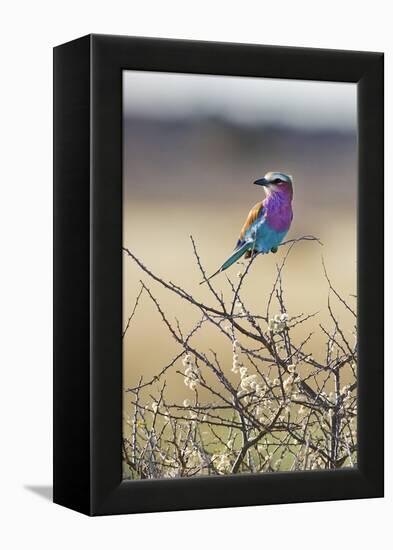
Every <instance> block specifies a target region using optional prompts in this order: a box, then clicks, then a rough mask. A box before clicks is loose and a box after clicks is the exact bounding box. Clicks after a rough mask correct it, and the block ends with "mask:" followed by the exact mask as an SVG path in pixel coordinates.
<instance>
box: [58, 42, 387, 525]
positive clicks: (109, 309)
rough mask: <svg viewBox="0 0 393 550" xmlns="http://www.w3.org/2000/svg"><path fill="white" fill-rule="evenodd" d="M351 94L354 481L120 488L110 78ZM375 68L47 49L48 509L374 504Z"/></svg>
mask: <svg viewBox="0 0 393 550" xmlns="http://www.w3.org/2000/svg"><path fill="white" fill-rule="evenodd" d="M124 69H134V70H148V71H164V72H181V73H200V74H217V75H238V76H241V75H243V76H253V77H270V78H282V79H306V80H321V81H336V82H353V83H357V90H358V163H359V164H358V170H359V172H358V177H359V193H358V312H359V325H358V334H359V367H358V369H359V370H358V383H359V386H358V399H359V413H358V438H359V442H358V454H359V460H358V467H357V468H356V469H343V470H337V471H308V472H306V471H305V472H301V473H295V472H294V473H292V472H288V473H285V472H283V473H273V474H260V475H245V474H241V475H234V476H216V477H199V478H192V479H173V480H168V479H165V480H142V481H122V466H121V463H122V459H121V440H122V338H121V335H122V71H123V70H124ZM383 467H384V456H383V54H382V53H370V52H355V51H336V50H321V49H308V48H292V47H290V48H289V47H276V46H259V45H250V44H230V43H215V42H199V41H184V40H167V39H165V40H163V39H153V38H135V37H123V36H107V35H88V36H85V37H83V38H80V39H77V40H74V41H72V42H69V43H67V44H64V45H61V46H58V47H56V48H55V49H54V502H56V503H58V504H61V505H64V506H67V507H69V508H72V509H74V510H77V511H80V512H83V513H85V514H88V515H104V514H121V513H123V514H124V513H134V512H153V511H164V510H183V509H197V508H216V507H228V506H246V505H256V504H277V503H291V502H300V501H321V500H335V499H354V498H370V497H381V496H383Z"/></svg>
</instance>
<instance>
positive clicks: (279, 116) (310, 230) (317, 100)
mask: <svg viewBox="0 0 393 550" xmlns="http://www.w3.org/2000/svg"><path fill="white" fill-rule="evenodd" d="M123 107H124V121H123V122H124V142H123V143H124V222H123V223H124V226H123V242H124V246H126V247H128V248H129V249H130V250H132V251H133V252H134V253H135V254H136V255H137V256H138V257H139V258H140V259H141V260H142V261H143V262H144V263H145V265H147V266H148V267H149V268H150V269H151V270H152V271H153V272H155V273H156V274H158V275H160V276H162V277H163V278H166V279H168V280H171V281H173V282H175V283H177V284H179V285H181V286H183V287H184V288H185V289H186V290H187V291H188V292H190V293H191V294H193V295H194V296H195V297H196V298H198V299H200V300H205V301H206V300H211V298H210V297H209V292H208V290H207V288H206V285H204V286H199V284H198V283H199V281H200V279H201V276H200V273H199V271H198V268H197V266H196V263H195V259H194V257H193V253H192V247H191V243H190V237H189V236H190V235H192V236H193V237H194V239H195V241H196V243H197V246H198V250H199V253H200V256H201V259H202V261H203V263H204V266H205V267H206V270H207V272H208V273H212V272H213V271H215V270H216V269H217V268H218V267H219V266H220V265H221V263H222V262H223V261H224V260H225V259H226V258H227V256H228V255H229V254H230V252H231V251H232V250H233V248H234V246H235V244H236V241H237V238H238V234H239V231H240V229H241V227H242V225H243V223H244V221H245V219H246V217H247V214H248V212H249V210H250V208H251V207H252V206H253V205H254V204H255V203H256V202H258V201H260V200H262V199H263V197H264V193H263V189H262V188H260V187H257V186H254V185H252V182H253V181H254V180H255V179H256V178H259V177H261V176H263V175H264V174H265V173H266V172H268V171H270V170H272V171H280V172H285V173H288V174H292V176H293V179H294V202H293V209H294V219H293V223H292V227H291V229H290V232H289V233H288V235H287V238H288V239H290V238H296V237H300V236H302V235H306V234H312V235H315V236H317V237H319V238H320V239H321V240H322V241H323V244H324V246H323V247H320V246H319V245H318V244H317V243H313V242H303V243H300V244H298V245H297V246H296V247H295V249H294V250H293V251H292V253H291V255H290V257H289V260H288V263H287V266H286V270H285V273H284V288H285V300H286V303H287V309H288V313H289V315H290V316H291V315H296V314H299V313H301V312H303V313H312V312H316V311H318V312H319V315H318V318H317V319H314V320H312V321H310V323H309V324H308V325H306V326H304V331H307V333H308V332H309V331H315V335H314V337H313V338H312V339H311V341H310V343H309V346H308V348H307V349H308V350H309V352H310V353H313V354H314V355H316V356H318V357H321V356H322V357H323V355H324V353H325V351H326V348H325V342H324V340H323V339H322V338H321V336H320V331H319V329H318V323H320V322H321V323H322V324H324V326H327V327H328V328H329V327H330V323H329V320H328V316H327V311H326V310H327V295H328V292H327V290H328V289H327V284H326V280H325V279H324V277H323V270H322V263H321V257H322V254H323V257H324V259H325V263H326V266H327V269H328V272H329V276H330V277H331V280H332V282H333V283H334V285H335V287H336V288H337V289H338V290H339V291H340V292H341V293H342V295H343V296H345V297H346V298H348V297H349V298H348V300H349V302H350V303H351V305H352V306H353V307H356V305H355V299H354V298H353V297H351V295H354V294H356V212H357V206H356V201H357V144H356V110H357V107H356V85H355V84H343V83H331V82H311V81H292V80H290V81H288V80H278V79H274V80H272V79H262V78H243V77H242V78H238V77H228V76H208V75H186V74H167V73H149V72H136V71H125V72H124V73H123ZM283 253H284V249H283V248H281V249H279V252H278V253H277V254H275V255H274V254H269V255H268V256H260V257H259V258H258V259H257V261H256V262H255V263H254V265H253V269H252V273H251V274H250V277H249V279H248V281H247V283H246V285H245V287H244V291H245V293H244V296H245V298H246V304H247V306H248V307H249V309H250V310H252V311H253V312H254V313H256V314H257V313H260V314H264V312H265V308H266V301H267V298H268V295H269V292H270V290H271V286H272V283H273V280H274V278H275V275H276V264H277V262H278V261H280V259H281V258H282V256H283ZM123 265H124V268H123V269H124V278H123V285H124V293H123V296H124V325H125V324H126V321H127V318H128V316H129V315H130V313H131V311H132V308H133V305H134V302H135V298H136V295H137V293H138V281H139V280H140V279H141V278H143V279H144V280H145V281H146V282H147V283H148V286H150V287H151V288H152V290H154V293H155V294H156V296H157V297H158V299H159V301H160V303H161V305H162V307H163V309H164V310H165V311H166V312H167V313H168V315H169V317H170V318H171V319H174V318H178V319H179V321H180V323H181V325H182V327H183V328H184V331H185V332H186V331H187V330H188V329H189V328H190V327H191V326H192V323H193V322H194V321H195V320H196V319H197V318H198V315H197V312H195V311H192V309H191V308H190V307H189V306H188V305H187V304H186V303H185V302H184V301H183V302H182V301H180V300H178V299H176V298H174V296H173V295H172V294H169V293H168V292H166V291H164V290H163V289H162V288H160V287H159V286H158V285H157V284H155V283H154V282H152V281H149V280H148V279H147V277H146V276H144V275H143V276H142V273H141V272H140V270H139V269H138V268H137V267H136V266H135V265H134V264H133V263H132V261H131V260H130V259H129V258H127V257H126V256H124V264H123ZM238 271H239V267H238V266H236V265H235V266H233V267H232V268H230V269H229V270H228V271H227V272H226V273H227V274H228V275H229V276H230V277H231V278H232V279H234V280H236V274H237V272H238ZM214 285H215V287H216V288H217V289H218V290H220V291H221V290H222V291H223V292H224V294H225V296H227V297H228V298H229V297H230V294H229V292H228V283H227V282H226V280H225V275H219V276H217V278H216V279H215V281H214ZM272 313H277V311H275V310H274V308H273V310H272ZM337 316H338V319H339V321H340V322H341V323H342V325H343V327H344V329H345V330H346V331H349V330H352V328H353V327H352V325H351V322H350V321H351V319H349V318H348V317H347V316H346V314H345V311H343V310H342V308H341V309H340V308H339V307H338V308H337ZM302 330H303V328H302ZM305 334H306V332H305V333H304V335H305ZM302 336H303V335H302V334H299V339H300V338H302ZM199 338H200V340H199V344H200V346H201V347H202V348H203V349H204V350H206V351H207V350H208V349H209V348H213V349H214V350H215V351H217V352H218V353H219V354H220V357H221V358H222V361H223V363H224V364H225V361H228V370H229V369H230V367H231V360H232V359H231V348H230V346H229V345H228V344H227V343H226V342H225V341H224V340H223V339H222V338H221V337H219V336H217V333H216V332H213V331H211V332H209V331H205V332H203V333H201V335H200V336H199ZM177 349H178V348H177V347H176V344H175V342H174V340H173V339H172V337H171V336H170V335H169V333H168V331H167V329H166V328H165V327H164V326H163V325H162V323H161V321H160V319H159V317H158V314H157V312H156V311H155V309H154V307H153V306H152V305H151V303H149V301H148V300H147V298H145V297H143V299H142V301H141V304H140V307H139V308H138V311H137V313H136V315H135V317H134V319H133V323H132V325H131V327H130V329H129V331H128V332H127V336H126V337H125V339H124V365H123V369H124V377H123V381H124V387H129V386H134V385H136V384H137V382H138V380H139V379H140V377H141V376H143V377H144V379H147V378H149V377H151V376H152V375H154V374H156V373H157V372H159V371H160V370H161V368H162V367H163V366H164V365H165V364H166V363H168V362H169V361H170V360H171V358H172V357H173V355H174V354H175V353H176V350H177ZM187 392H188V393H187ZM168 393H169V394H170V395H172V397H173V399H174V400H176V402H181V401H182V400H183V399H184V398H187V397H189V395H188V394H189V393H190V392H189V390H188V389H187V388H185V386H184V384H182V380H181V378H179V377H177V378H176V377H173V380H172V384H171V385H170V387H169V388H168Z"/></svg>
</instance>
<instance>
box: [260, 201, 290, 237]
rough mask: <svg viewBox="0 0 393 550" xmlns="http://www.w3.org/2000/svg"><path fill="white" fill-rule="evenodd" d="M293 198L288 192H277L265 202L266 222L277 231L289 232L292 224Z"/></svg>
mask: <svg viewBox="0 0 393 550" xmlns="http://www.w3.org/2000/svg"><path fill="white" fill-rule="evenodd" d="M291 203H292V197H291V196H290V195H289V194H288V193H286V192H280V191H275V192H274V193H271V195H269V196H268V197H267V199H265V201H264V207H265V209H266V221H267V222H268V224H269V226H270V227H271V228H272V229H274V230H275V231H280V232H281V231H288V229H289V227H290V225H291V222H292V217H293V214H292V204H291Z"/></svg>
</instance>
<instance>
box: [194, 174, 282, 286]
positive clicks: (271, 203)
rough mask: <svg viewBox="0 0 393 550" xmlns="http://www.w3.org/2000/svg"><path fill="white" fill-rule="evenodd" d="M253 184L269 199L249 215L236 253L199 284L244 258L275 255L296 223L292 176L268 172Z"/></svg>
mask: <svg viewBox="0 0 393 550" xmlns="http://www.w3.org/2000/svg"><path fill="white" fill-rule="evenodd" d="M254 184H255V185H261V186H263V188H264V191H265V195H266V196H265V198H264V200H262V201H260V202H257V203H256V204H255V205H254V206H253V207H252V208H251V210H250V212H249V213H248V216H247V219H246V221H245V223H244V225H243V227H242V230H241V231H240V235H239V239H238V241H237V243H236V246H235V249H234V251H233V253H232V254H231V255H230V256H229V258H228V259H227V260H226V261H225V262H224V263H223V264H222V266H221V267H220V268H219V269H218V270H217V271H216V272H215V273H213V275H210V277H208V278H205V279H204V280H203V281H201V283H200V284H203V283H206V282H207V281H209V280H210V279H212V278H213V277H215V276H216V275H218V274H219V273H221V272H222V271H225V270H226V269H228V267H230V266H231V265H232V264H234V263H235V262H236V261H237V260H239V259H240V258H241V257H242V256H244V257H245V258H251V257H253V256H255V255H257V254H268V253H269V252H273V253H276V252H277V250H278V246H279V244H280V243H281V242H282V240H283V239H284V237H285V235H286V234H287V233H288V231H289V228H290V226H291V223H292V219H293V212H292V198H293V178H292V176H291V175H287V174H283V173H282V172H267V174H265V176H264V177H263V178H260V179H257V180H256V181H254Z"/></svg>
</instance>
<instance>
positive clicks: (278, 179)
mask: <svg viewBox="0 0 393 550" xmlns="http://www.w3.org/2000/svg"><path fill="white" fill-rule="evenodd" d="M273 183H277V184H278V183H281V180H280V178H276V179H275V180H273Z"/></svg>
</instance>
